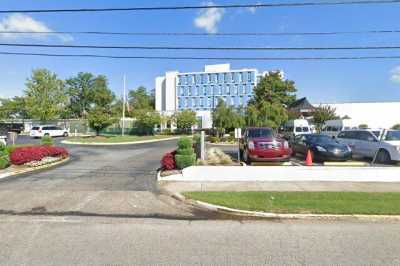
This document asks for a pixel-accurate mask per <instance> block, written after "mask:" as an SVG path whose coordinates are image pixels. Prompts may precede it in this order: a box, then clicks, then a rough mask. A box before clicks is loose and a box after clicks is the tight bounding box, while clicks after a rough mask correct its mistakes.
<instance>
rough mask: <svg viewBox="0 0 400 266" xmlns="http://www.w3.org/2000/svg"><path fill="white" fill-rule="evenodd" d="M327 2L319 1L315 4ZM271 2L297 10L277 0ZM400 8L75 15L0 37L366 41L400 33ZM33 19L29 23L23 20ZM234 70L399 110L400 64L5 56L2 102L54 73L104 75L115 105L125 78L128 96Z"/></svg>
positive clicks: (390, 40) (324, 97) (0, 73)
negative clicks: (34, 33) (171, 80)
mask: <svg viewBox="0 0 400 266" xmlns="http://www.w3.org/2000/svg"><path fill="white" fill-rule="evenodd" d="M319 1H321V0H319ZM233 2H235V3H241V4H242V3H257V2H266V0H265V1H250V0H249V1H239V0H237V1H224V0H214V4H228V3H233ZM268 2H298V1H295V0H294V1H288V0H275V1H268ZM204 3H207V2H203V1H195V0H192V1H182V0H181V1H178V0H169V1H165V0H164V1H160V0H158V1H151V3H150V1H145V0H137V1H129V2H128V1H116V0H114V1H105V0H103V1H100V0H99V1H94V0H93V1H67V0H58V1H54V0H53V1H45V0H42V1H32V0H25V1H15V0H14V1H9V0H2V1H1V4H0V9H30V8H31V9H40V8H79V7H111V6H112V7H117V6H119V7H126V6H138V5H143V6H146V5H152V6H155V5H183V4H204ZM399 13H400V4H387V5H369V6H367V5H364V6H360V5H358V6H357V5H353V6H340V7H328V6H325V7H303V8H273V9H266V8H265V9H264V8H263V9H261V8H260V9H257V10H249V9H235V10H233V9H230V10H214V11H209V12H208V13H206V11H203V13H200V12H199V11H196V10H189V11H156V12H140V13H139V12H138V13H134V12H115V13H74V14H27V15H24V16H22V15H18V14H7V15H6V14H3V15H0V29H1V27H3V28H4V27H11V28H16V29H21V28H23V29H31V30H38V29H43V28H44V29H51V30H54V31H69V30H71V31H132V32H199V33H200V32H207V31H208V32H285V31H287V32H296V31H299V32H300V31H302V32H305V31H361V30H382V29H383V30H385V29H388V30H399V29H400V25H399V24H400V22H399V19H398V14H399ZM27 16H29V17H27ZM0 42H1V43H5V42H14V43H15V42H18V43H53V44H63V43H70V44H101V45H106V44H110V45H111V44H121V45H170V46H344V45H352V46H357V45H398V44H399V43H400V33H399V34H382V35H366V34H365V35H339V36H319V37H316V36H314V37H310V36H308V37H298V36H297V37H293V36H292V37H290V36H289V37H241V38H239V37H235V38H228V37H191V38H189V37H160V36H150V37H143V36H128V37H120V36H118V37H107V36H83V35H74V36H44V37H43V36H42V37H41V38H32V37H29V36H25V37H16V36H10V35H7V36H4V35H0ZM0 51H18V52H49V53H97V54H113V55H171V56H206V57H207V56H253V57H258V56H275V57H279V56H283V57H284V56H293V57H296V56H299V57H302V56H340V55H343V56H352V55H400V51H396V50H387V51H322V52H310V51H309V52H304V51H300V52H287V51H283V52H275V51H272V52H271V51H270V52H260V51H258V52H249V51H247V52H246V51H245V52H237V51H235V52H224V51H203V52H193V51H177V52H176V51H135V50H131V51H120V50H94V51H93V50H89V49H81V50H77V49H76V50H75V49H74V50H72V49H55V48H52V49H37V48H18V49H17V48H8V47H0ZM213 63H231V65H232V68H242V67H247V68H250V67H251V68H252V67H255V68H258V69H259V70H260V71H264V70H271V69H282V70H283V71H284V72H285V74H286V77H287V78H289V79H291V80H294V81H295V82H296V85H297V88H298V95H299V96H307V97H308V98H309V99H310V100H311V101H312V102H344V101H345V102H349V101H400V60H365V61H313V62H304V61H297V62H293V61H291V62H284V61H283V62H278V61H256V62H252V61H234V62H228V61H212V60H199V61H176V60H175V61H172V60H171V61H161V60H152V61H149V60H132V59H129V60H107V59H88V58H86V59H85V58H44V57H18V56H2V55H0V81H1V83H0V97H11V96H14V95H20V94H21V93H22V91H23V89H24V84H25V80H26V78H27V77H29V75H30V73H31V71H32V69H35V68H48V69H50V70H51V71H54V72H56V73H57V74H58V75H59V76H60V77H61V78H68V77H70V76H72V75H74V74H76V73H77V72H79V71H88V72H92V73H95V74H104V75H106V76H107V77H108V78H109V81H110V87H111V89H112V90H114V91H115V92H116V94H117V95H119V94H121V91H122V75H123V73H126V75H127V81H128V83H127V84H128V88H129V89H132V88H136V87H138V86H140V85H144V86H146V87H147V88H148V89H152V88H153V87H154V78H155V77H156V76H157V75H162V74H163V73H164V72H165V71H168V70H180V71H182V72H186V71H198V70H201V69H203V66H204V64H213Z"/></svg>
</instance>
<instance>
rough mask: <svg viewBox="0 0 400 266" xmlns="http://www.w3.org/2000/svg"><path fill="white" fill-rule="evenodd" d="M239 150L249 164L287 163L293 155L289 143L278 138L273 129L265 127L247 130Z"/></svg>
mask: <svg viewBox="0 0 400 266" xmlns="http://www.w3.org/2000/svg"><path fill="white" fill-rule="evenodd" d="M239 149H240V154H241V157H242V158H243V160H244V161H245V162H247V163H251V162H256V161H258V162H260V161H261V162H262V161H287V160H289V159H290V156H291V154H292V150H291V149H290V147H289V143H288V142H287V141H286V140H285V139H283V138H280V137H278V136H277V135H276V134H275V132H274V131H273V130H272V129H271V128H265V127H251V128H247V129H245V131H244V134H243V137H242V138H241V140H240V143H239Z"/></svg>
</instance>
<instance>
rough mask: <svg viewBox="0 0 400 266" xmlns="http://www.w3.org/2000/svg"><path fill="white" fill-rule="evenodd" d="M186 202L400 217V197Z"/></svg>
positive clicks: (289, 195)
mask: <svg viewBox="0 0 400 266" xmlns="http://www.w3.org/2000/svg"><path fill="white" fill-rule="evenodd" d="M184 195H185V196H186V197H188V198H191V199H195V200H200V201H203V202H208V203H212V204H217V205H221V206H226V207H230V208H235V209H241V210H250V211H263V212H275V213H313V214H381V215H383V214H387V215H395V214H400V193H367V192H187V193H184Z"/></svg>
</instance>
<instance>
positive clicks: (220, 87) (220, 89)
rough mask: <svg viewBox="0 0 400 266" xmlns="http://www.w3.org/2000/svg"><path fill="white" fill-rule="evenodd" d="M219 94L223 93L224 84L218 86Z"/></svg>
mask: <svg viewBox="0 0 400 266" xmlns="http://www.w3.org/2000/svg"><path fill="white" fill-rule="evenodd" d="M218 94H219V95H221V94H222V85H219V86H218Z"/></svg>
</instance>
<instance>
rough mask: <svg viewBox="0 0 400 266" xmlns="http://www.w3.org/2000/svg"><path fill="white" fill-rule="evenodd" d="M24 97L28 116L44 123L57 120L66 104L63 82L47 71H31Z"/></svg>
mask: <svg viewBox="0 0 400 266" xmlns="http://www.w3.org/2000/svg"><path fill="white" fill-rule="evenodd" d="M25 97H26V98H25V99H26V107H27V113H28V115H29V116H31V117H32V118H35V119H40V120H41V121H44V122H45V121H49V120H52V119H56V118H58V117H59V116H60V114H61V113H62V111H63V110H64V109H65V107H66V103H67V97H66V93H65V84H64V82H63V81H62V80H60V79H58V77H57V75H56V74H54V73H52V72H50V71H49V70H47V69H36V70H33V72H32V77H31V78H29V79H28V80H27V82H26V89H25Z"/></svg>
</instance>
